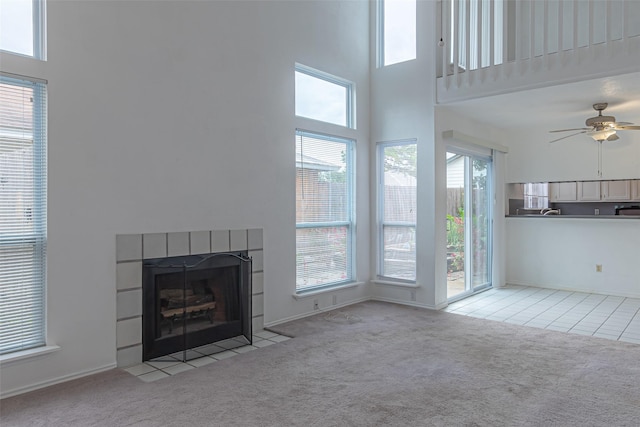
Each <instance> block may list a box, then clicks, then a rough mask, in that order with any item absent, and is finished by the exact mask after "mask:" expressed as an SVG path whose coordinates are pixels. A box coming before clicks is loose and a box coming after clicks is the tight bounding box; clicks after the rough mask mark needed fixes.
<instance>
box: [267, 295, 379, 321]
mask: <svg viewBox="0 0 640 427" xmlns="http://www.w3.org/2000/svg"><path fill="white" fill-rule="evenodd" d="M365 301H371V298H370V297H364V298H358V299H355V300H350V301H348V302H343V303H341V304H336V305H331V306H328V307H325V308H323V309H321V310H313V311H310V312H307V313H302V314H296V315H295V316H289V317H285V318H284V319H279V320H276V321H275V322H268V323H265V324H264V327H265V328H270V327H272V326H277V325H281V324H283V323H287V322H291V321H293V320H298V319H304V318H305V317H311V316H314V315H316V314H320V313H326V312H328V311H331V310H335V309H337V308H342V307H347V306H349V305H353V304H357V303H359V302H365Z"/></svg>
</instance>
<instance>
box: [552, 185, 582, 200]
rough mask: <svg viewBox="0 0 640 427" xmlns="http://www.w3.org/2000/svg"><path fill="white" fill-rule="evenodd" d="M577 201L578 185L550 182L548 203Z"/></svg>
mask: <svg viewBox="0 0 640 427" xmlns="http://www.w3.org/2000/svg"><path fill="white" fill-rule="evenodd" d="M577 200H578V183H577V182H575V181H571V182H550V183H549V201H550V202H575V201H577Z"/></svg>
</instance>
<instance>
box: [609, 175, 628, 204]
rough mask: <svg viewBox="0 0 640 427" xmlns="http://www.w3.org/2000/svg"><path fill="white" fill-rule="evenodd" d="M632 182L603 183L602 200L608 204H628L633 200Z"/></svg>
mask: <svg viewBox="0 0 640 427" xmlns="http://www.w3.org/2000/svg"><path fill="white" fill-rule="evenodd" d="M632 198H633V196H632V193H631V181H629V180H622V181H602V200H603V201H607V202H626V201H629V200H632Z"/></svg>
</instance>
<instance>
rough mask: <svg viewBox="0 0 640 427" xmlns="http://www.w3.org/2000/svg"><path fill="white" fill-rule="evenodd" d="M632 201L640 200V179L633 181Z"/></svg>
mask: <svg viewBox="0 0 640 427" xmlns="http://www.w3.org/2000/svg"><path fill="white" fill-rule="evenodd" d="M631 199H633V200H640V179H634V180H633V181H631Z"/></svg>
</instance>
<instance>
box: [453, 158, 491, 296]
mask: <svg viewBox="0 0 640 427" xmlns="http://www.w3.org/2000/svg"><path fill="white" fill-rule="evenodd" d="M491 165H492V162H491V155H490V153H488V154H487V155H482V154H472V153H469V152H466V150H460V151H457V150H454V149H451V150H450V151H449V152H447V298H448V299H452V298H454V299H458V298H461V297H464V296H466V295H468V294H471V293H473V292H476V291H478V290H481V289H483V288H486V287H489V286H491V246H492V245H491V235H492V232H491V224H492V223H493V221H492V211H491V197H490V195H491V185H492V182H491V177H492V173H491Z"/></svg>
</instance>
